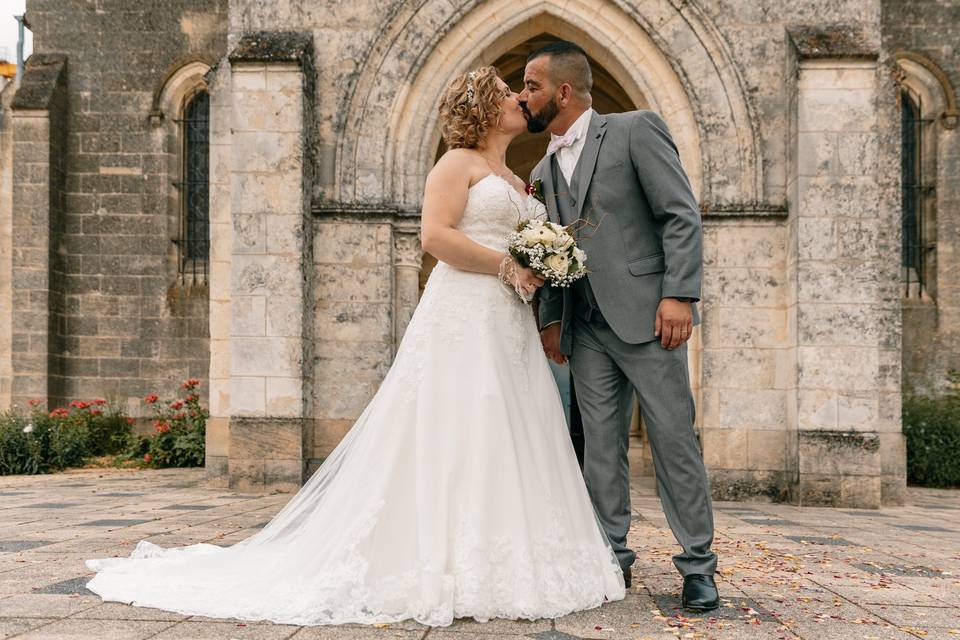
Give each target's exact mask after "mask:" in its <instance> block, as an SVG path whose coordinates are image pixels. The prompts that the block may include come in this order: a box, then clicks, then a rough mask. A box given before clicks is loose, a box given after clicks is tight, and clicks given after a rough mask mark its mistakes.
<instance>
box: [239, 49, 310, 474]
mask: <svg viewBox="0 0 960 640" xmlns="http://www.w3.org/2000/svg"><path fill="white" fill-rule="evenodd" d="M311 51H312V37H311V36H310V35H308V34H292V33H263V32H260V33H255V34H246V35H244V36H243V37H242V38H241V40H240V42H239V43H238V45H237V47H236V48H235V49H234V50H233V52H232V53H231V54H230V55H229V61H230V65H231V78H230V85H231V89H230V96H231V101H232V108H231V114H230V118H231V140H230V158H231V159H230V165H229V172H230V197H231V201H230V202H231V204H230V217H231V221H232V235H233V242H232V252H231V255H230V278H229V290H230V301H229V305H230V338H229V345H230V354H229V371H230V374H229V379H230V385H229V417H230V421H229V436H228V447H227V450H228V456H229V460H228V465H227V466H228V468H227V473H228V476H229V486H230V487H231V488H234V489H238V490H241V491H247V490H270V491H276V490H279V491H296V490H297V489H299V487H300V486H301V484H302V483H303V481H304V479H305V472H306V463H307V459H308V458H309V456H310V452H311V450H312V446H313V445H312V434H313V428H312V415H311V406H310V403H309V402H308V398H309V393H306V391H308V389H309V387H310V381H309V378H310V366H311V360H312V355H311V354H312V346H311V345H312V333H311V327H312V323H311V322H309V321H307V320H308V318H309V317H310V316H311V315H312V313H311V311H310V304H309V302H310V300H311V297H312V294H311V282H312V280H311V279H312V275H311V270H310V265H311V263H312V256H311V225H310V219H309V216H310V209H309V193H310V187H311V184H310V182H311V179H312V161H311V159H310V157H309V153H310V148H311V142H310V141H308V140H307V137H308V132H309V131H310V127H311V125H310V123H311V122H312V115H311V112H310V108H311V105H312V102H313V96H312V86H313V85H312V78H313V71H312V69H311V68H310V66H311V63H310V60H311Z"/></svg>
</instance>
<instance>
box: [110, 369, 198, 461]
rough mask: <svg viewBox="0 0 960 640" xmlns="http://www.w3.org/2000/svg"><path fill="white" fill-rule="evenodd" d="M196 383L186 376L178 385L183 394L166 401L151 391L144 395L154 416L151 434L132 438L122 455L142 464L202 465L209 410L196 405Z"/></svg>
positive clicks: (195, 380)
mask: <svg viewBox="0 0 960 640" xmlns="http://www.w3.org/2000/svg"><path fill="white" fill-rule="evenodd" d="M199 384H200V381H199V380H197V379H196V378H190V379H189V380H187V381H186V382H184V383H183V384H182V385H180V388H181V389H183V390H185V391H186V392H187V395H186V396H185V397H183V398H177V399H175V400H172V401H169V402H166V401H164V402H161V401H160V399H159V398H158V397H157V395H156V394H153V393H151V394H150V395H148V396H147V397H146V398H144V402H146V403H147V404H149V405H151V407H152V408H153V413H154V415H155V417H156V419H155V420H154V421H153V428H154V432H155V433H153V434H151V435H150V436H149V437H148V436H138V437H136V438H134V439H132V441H131V442H130V444H129V446H128V448H127V451H126V454H125V458H127V459H129V460H140V461H141V465H142V466H146V467H202V466H203V465H204V463H205V458H206V425H207V417H208V416H209V413H208V412H207V411H206V410H205V409H204V408H203V407H201V406H200V396H199V395H198V394H197V393H195V391H196V388H197V386H198V385H199Z"/></svg>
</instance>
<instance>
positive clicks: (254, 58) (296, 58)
mask: <svg viewBox="0 0 960 640" xmlns="http://www.w3.org/2000/svg"><path fill="white" fill-rule="evenodd" d="M312 56H313V35H312V34H310V33H306V32H299V31H252V32H247V33H244V34H243V36H241V38H240V42H238V43H237V46H236V47H234V48H233V51H231V52H230V53H229V54H228V55H227V59H228V60H230V62H231V63H233V62H298V63H300V64H301V65H303V64H304V63H305V62H307V63H309V62H310V59H311V58H312Z"/></svg>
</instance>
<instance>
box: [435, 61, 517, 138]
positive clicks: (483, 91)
mask: <svg viewBox="0 0 960 640" xmlns="http://www.w3.org/2000/svg"><path fill="white" fill-rule="evenodd" d="M498 77H500V74H499V73H498V72H497V69H496V67H480V68H479V69H475V70H473V71H470V72H468V73H463V74H461V75H459V76H457V77H456V78H454V79H453V80H452V81H451V82H450V84H448V85H447V88H446V89H444V91H443V96H441V98H440V106H439V110H440V134H441V135H442V136H443V141H444V143H446V145H447V148H449V149H458V148H467V149H474V148H476V147H478V146H480V145H481V144H483V141H484V140H485V139H486V137H487V130H488V129H489V128H490V127H492V126H495V125H496V124H497V122H499V120H500V115H501V113H502V110H501V108H500V103H501V101H502V100H503V99H504V98H505V97H506V93H505V92H504V91H503V89H502V88H501V87H500V85H498V84H497V78H498Z"/></svg>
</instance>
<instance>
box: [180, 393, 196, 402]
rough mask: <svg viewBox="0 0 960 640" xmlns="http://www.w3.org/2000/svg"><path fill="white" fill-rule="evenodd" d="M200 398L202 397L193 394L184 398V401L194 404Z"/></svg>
mask: <svg viewBox="0 0 960 640" xmlns="http://www.w3.org/2000/svg"><path fill="white" fill-rule="evenodd" d="M199 397H200V396H198V395H195V394H193V393H191V394H190V395H188V396H187V397H186V398H184V400H186V401H187V402H193V401H194V400H196V399H197V398H199Z"/></svg>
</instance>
